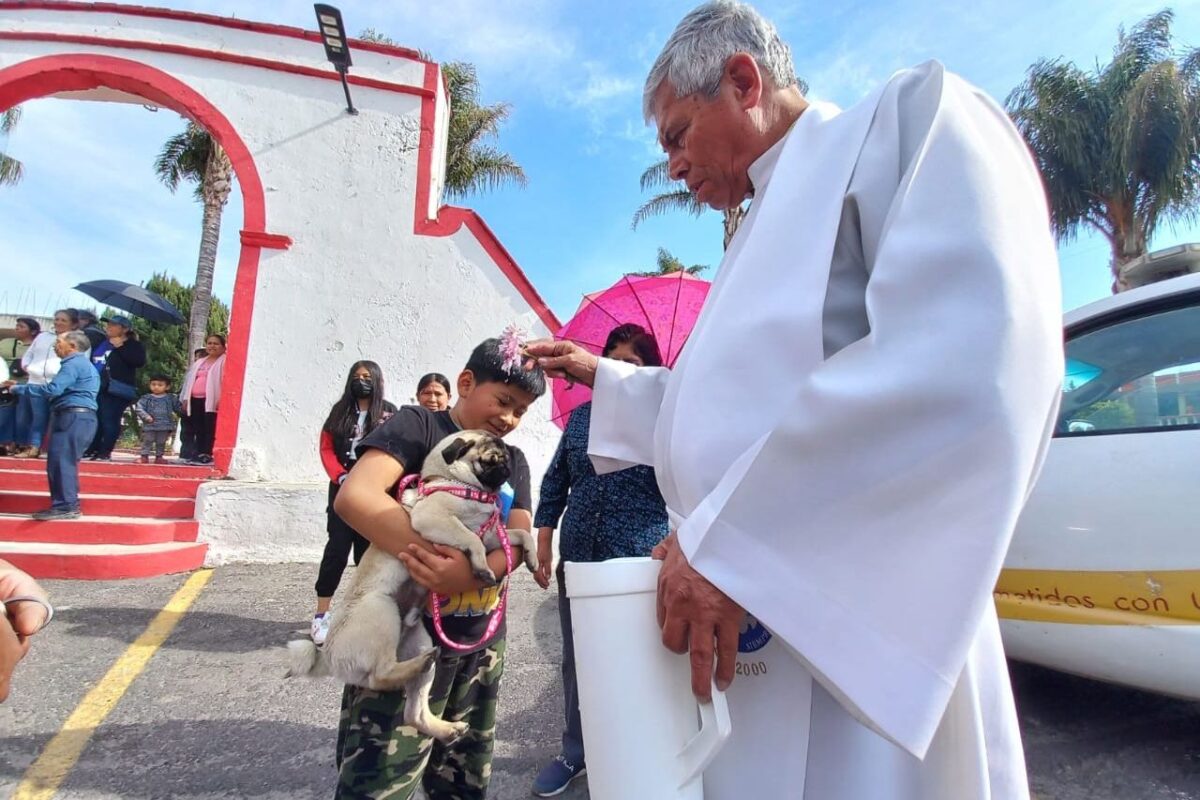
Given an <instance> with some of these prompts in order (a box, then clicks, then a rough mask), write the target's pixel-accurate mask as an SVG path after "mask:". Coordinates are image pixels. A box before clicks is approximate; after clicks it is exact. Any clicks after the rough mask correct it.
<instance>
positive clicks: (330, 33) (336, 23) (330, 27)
mask: <svg viewBox="0 0 1200 800" xmlns="http://www.w3.org/2000/svg"><path fill="white" fill-rule="evenodd" d="M313 9H315V10H316V12H317V30H318V31H319V32H320V34H321V43H322V44H324V45H325V57H326V58H328V59H329V63H331V64H333V67H334V69H336V70H337V71H338V74H339V75H341V76H342V89H343V90H344V91H345V92H346V113H348V114H357V113H358V109H356V108H355V107H354V101H353V100H351V99H350V83H349V81H347V80H346V73H348V72H349V71H350V65H351V64H352V63H353V62H352V61H351V60H350V42H349V41H348V40H347V38H346V26H345V25H343V24H342V12H341V11H338V10H337V9H336V8H334V7H333V6H331V5H326V4H325V3H316V4H315V5H314V6H313Z"/></svg>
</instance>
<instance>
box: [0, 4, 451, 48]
mask: <svg viewBox="0 0 1200 800" xmlns="http://www.w3.org/2000/svg"><path fill="white" fill-rule="evenodd" d="M0 11H83V12H101V13H105V14H125V15H128V16H131V17H151V18H154V19H170V20H176V21H179V22H193V23H198V24H201V25H215V26H217V27H221V28H233V29H235V30H242V31H250V32H251V33H265V34H269V35H271V36H284V37H287V38H289V39H303V40H305V41H308V42H318V43H320V42H321V35H320V34H319V33H317V32H316V31H307V30H304V29H303V28H295V27H292V26H290V25H276V24H274V23H268V22H251V21H250V20H242V19H234V18H233V17H221V16H217V15H215V14H201V13H197V12H193V11H179V10H177V9H174V8H154V7H151V6H127V5H122V4H119V3H75V2H63V1H62V0H40V1H38V0H32V1H27V0H19V1H18V2H11V1H10V0H4V1H3V2H0ZM350 44H351V45H352V46H353V49H355V50H365V51H368V52H371V53H380V54H382V55H385V56H392V57H394V58H403V59H405V60H407V61H417V62H420V63H423V64H424V63H428V62H427V61H426V60H425V59H424V58H422V57H421V54H420V53H418V52H417V51H416V50H412V49H410V48H408V47H397V46H395V45H389V44H380V43H378V42H364V41H363V40H362V39H351V40H350Z"/></svg>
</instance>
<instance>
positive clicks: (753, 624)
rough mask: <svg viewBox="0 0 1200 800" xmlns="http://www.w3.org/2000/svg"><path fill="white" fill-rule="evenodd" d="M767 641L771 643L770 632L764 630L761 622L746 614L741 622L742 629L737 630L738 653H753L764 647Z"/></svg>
mask: <svg viewBox="0 0 1200 800" xmlns="http://www.w3.org/2000/svg"><path fill="white" fill-rule="evenodd" d="M769 641H771V632H770V631H769V630H767V629H766V628H764V627H763V624H762V623H761V622H759V621H758V620H757V619H755V618H754V617H752V616H750V615H749V614H747V615H746V619H744V620H742V627H741V628H740V629H739V630H738V652H739V653H753V652H754V651H755V650H761V649H763V648H764V647H766V646H767V642H769Z"/></svg>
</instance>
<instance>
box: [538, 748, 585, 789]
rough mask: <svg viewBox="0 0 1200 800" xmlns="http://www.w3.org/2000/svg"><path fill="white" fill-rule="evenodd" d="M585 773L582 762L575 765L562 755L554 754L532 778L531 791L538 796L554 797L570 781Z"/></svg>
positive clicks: (568, 784) (569, 783)
mask: <svg viewBox="0 0 1200 800" xmlns="http://www.w3.org/2000/svg"><path fill="white" fill-rule="evenodd" d="M586 774H587V767H586V766H584V765H583V764H579V765H578V766H577V765H575V764H572V763H571V762H570V761H567V759H565V758H563V757H562V756H556V757H555V758H554V760H553V761H551V762H550V763H549V764H547V765H546V766H545V767H543V768H542V771H541V772H539V773H538V776H537V777H536V778H534V779H533V793H534V794H535V795H537V796H538V797H555V796H556V795H560V794H562V793H563V792H565V791H566V790H567V787H568V786H570V785H571V781H573V780H575V779H576V778H578V777H580V776H581V775H586Z"/></svg>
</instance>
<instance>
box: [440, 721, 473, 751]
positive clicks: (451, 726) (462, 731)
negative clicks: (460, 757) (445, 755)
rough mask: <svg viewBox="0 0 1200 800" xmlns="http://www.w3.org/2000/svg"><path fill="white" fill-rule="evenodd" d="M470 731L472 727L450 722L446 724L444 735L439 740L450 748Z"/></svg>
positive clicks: (463, 723) (462, 723)
mask: <svg viewBox="0 0 1200 800" xmlns="http://www.w3.org/2000/svg"><path fill="white" fill-rule="evenodd" d="M470 729H471V726H470V725H468V724H467V723H465V722H450V723H447V724H446V730H445V731H444V732H443V733H442V735H441V736H439V737H437V738H438V741H440V742H441V743H442V744H443V745H446V746H449V745H452V744H454V743H455V742H457V741H458V740H459V739H461V738H462V737H463V736H465V735H466V733H467V731H469V730H470Z"/></svg>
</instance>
